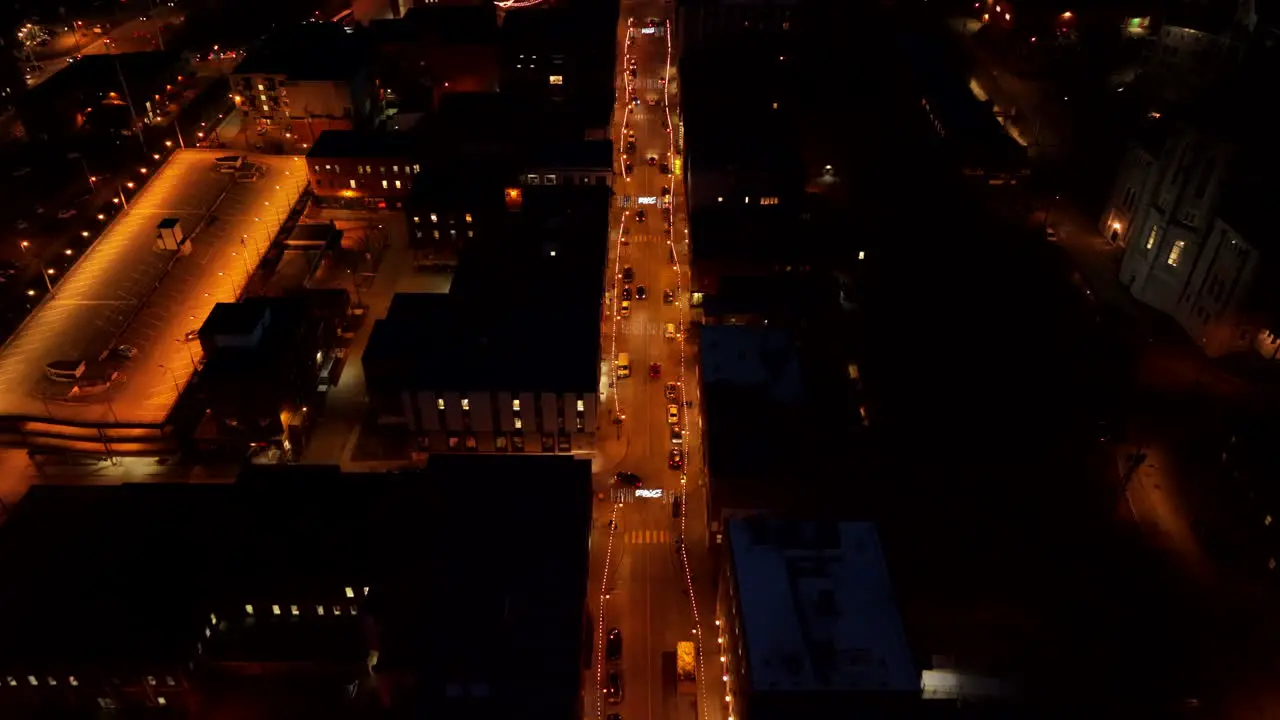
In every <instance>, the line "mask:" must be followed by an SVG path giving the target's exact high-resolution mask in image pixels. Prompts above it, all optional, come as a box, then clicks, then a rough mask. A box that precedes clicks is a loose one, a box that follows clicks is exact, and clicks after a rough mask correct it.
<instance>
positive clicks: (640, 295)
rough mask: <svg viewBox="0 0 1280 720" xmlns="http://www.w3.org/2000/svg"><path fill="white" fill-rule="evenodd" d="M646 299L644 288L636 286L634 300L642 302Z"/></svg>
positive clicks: (646, 294)
mask: <svg viewBox="0 0 1280 720" xmlns="http://www.w3.org/2000/svg"><path fill="white" fill-rule="evenodd" d="M647 297H649V293H648V292H647V291H645V289H644V286H643V285H637V286H636V299H637V300H644V299H645V298H647Z"/></svg>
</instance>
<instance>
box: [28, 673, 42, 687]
mask: <svg viewBox="0 0 1280 720" xmlns="http://www.w3.org/2000/svg"><path fill="white" fill-rule="evenodd" d="M27 682H29V683H31V684H32V685H39V684H40V681H39V680H37V679H36V676H35V675H28V676H27Z"/></svg>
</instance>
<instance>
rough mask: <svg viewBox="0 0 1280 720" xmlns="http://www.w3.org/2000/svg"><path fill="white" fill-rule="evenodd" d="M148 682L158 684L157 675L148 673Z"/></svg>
mask: <svg viewBox="0 0 1280 720" xmlns="http://www.w3.org/2000/svg"><path fill="white" fill-rule="evenodd" d="M147 684H148V685H155V684H156V676H155V675H148V676H147Z"/></svg>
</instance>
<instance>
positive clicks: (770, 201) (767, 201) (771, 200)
mask: <svg viewBox="0 0 1280 720" xmlns="http://www.w3.org/2000/svg"><path fill="white" fill-rule="evenodd" d="M760 204H761V205H777V204H778V198H776V197H762V198H760Z"/></svg>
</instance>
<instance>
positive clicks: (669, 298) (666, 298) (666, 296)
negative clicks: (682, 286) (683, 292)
mask: <svg viewBox="0 0 1280 720" xmlns="http://www.w3.org/2000/svg"><path fill="white" fill-rule="evenodd" d="M675 301H676V294H675V292H674V291H672V290H663V291H662V304H663V305H670V304H671V303H673V302H675Z"/></svg>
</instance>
